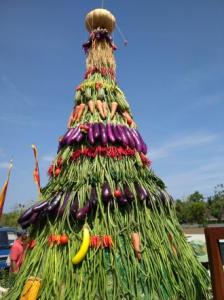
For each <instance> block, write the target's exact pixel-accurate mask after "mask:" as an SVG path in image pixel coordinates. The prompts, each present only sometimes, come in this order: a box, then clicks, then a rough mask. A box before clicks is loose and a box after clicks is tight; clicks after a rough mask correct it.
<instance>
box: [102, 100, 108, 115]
mask: <svg viewBox="0 0 224 300" xmlns="http://www.w3.org/2000/svg"><path fill="white" fill-rule="evenodd" d="M102 105H103V112H104V117H106V116H107V109H108V106H107V103H106V102H105V101H103V104H102Z"/></svg>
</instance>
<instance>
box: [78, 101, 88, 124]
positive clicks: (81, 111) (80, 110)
mask: <svg viewBox="0 0 224 300" xmlns="http://www.w3.org/2000/svg"><path fill="white" fill-rule="evenodd" d="M85 106H86V105H85V104H84V103H81V104H80V105H79V111H78V114H77V118H76V120H77V121H79V120H80V118H81V116H82V114H83V110H84V108H85Z"/></svg>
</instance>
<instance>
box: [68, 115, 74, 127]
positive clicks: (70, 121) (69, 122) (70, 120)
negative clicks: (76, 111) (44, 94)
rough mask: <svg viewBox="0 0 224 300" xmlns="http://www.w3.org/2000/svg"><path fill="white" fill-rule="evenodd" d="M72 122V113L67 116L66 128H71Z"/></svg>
mask: <svg viewBox="0 0 224 300" xmlns="http://www.w3.org/2000/svg"><path fill="white" fill-rule="evenodd" d="M72 120H73V111H72V112H71V114H70V116H69V119H68V123H67V128H70V127H71V123H72Z"/></svg>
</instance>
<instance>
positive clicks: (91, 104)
mask: <svg viewBox="0 0 224 300" xmlns="http://www.w3.org/2000/svg"><path fill="white" fill-rule="evenodd" d="M88 106H89V110H90V112H91V113H93V112H94V108H95V104H94V101H93V100H89V102H88Z"/></svg>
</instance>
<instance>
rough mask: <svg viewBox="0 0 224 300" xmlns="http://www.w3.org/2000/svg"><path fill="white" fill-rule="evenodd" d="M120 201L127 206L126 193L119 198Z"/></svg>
mask: <svg viewBox="0 0 224 300" xmlns="http://www.w3.org/2000/svg"><path fill="white" fill-rule="evenodd" d="M118 203H119V204H120V205H121V206H126V205H127V204H128V199H127V198H125V196H124V195H122V196H121V197H120V198H118Z"/></svg>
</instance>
